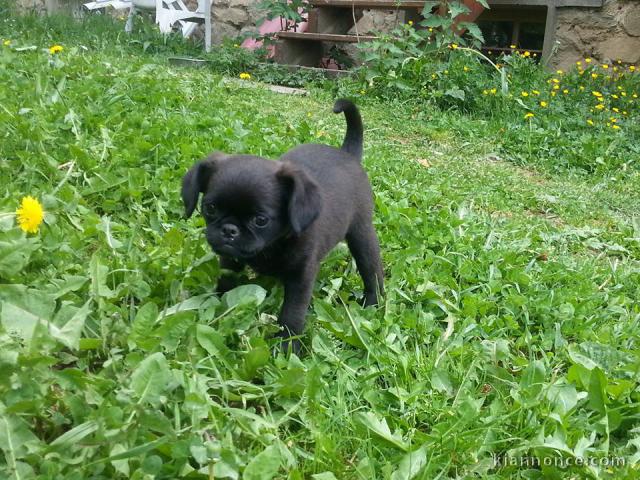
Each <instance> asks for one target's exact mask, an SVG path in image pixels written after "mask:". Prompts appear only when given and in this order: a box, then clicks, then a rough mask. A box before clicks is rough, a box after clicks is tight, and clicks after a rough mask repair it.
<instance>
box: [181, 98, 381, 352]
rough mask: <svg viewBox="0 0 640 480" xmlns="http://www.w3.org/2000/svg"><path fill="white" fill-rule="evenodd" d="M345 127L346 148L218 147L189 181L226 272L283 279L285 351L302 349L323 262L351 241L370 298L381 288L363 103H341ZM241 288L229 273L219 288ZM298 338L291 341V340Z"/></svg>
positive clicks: (185, 190)
mask: <svg viewBox="0 0 640 480" xmlns="http://www.w3.org/2000/svg"><path fill="white" fill-rule="evenodd" d="M333 111H334V112H335V113H341V112H344V114H345V117H346V120H347V133H346V136H345V138H344V142H343V144H342V148H340V149H337V148H334V147H330V146H327V145H317V144H305V145H300V146H298V147H296V148H294V149H293V150H290V151H289V152H287V153H285V154H284V155H283V156H282V157H280V161H271V160H266V159H263V158H260V157H255V156H252V155H225V154H223V153H219V152H218V153H213V154H211V155H210V156H209V157H208V158H206V159H205V160H202V161H200V162H199V163H197V164H196V165H195V166H194V167H192V168H191V170H189V171H188V172H187V174H186V175H185V176H184V178H183V180H182V200H183V201H184V205H185V210H186V216H187V218H188V217H190V216H191V214H192V213H193V211H194V209H195V208H196V204H197V203H198V196H199V194H200V193H202V194H203V197H202V214H203V215H204V218H205V220H206V223H207V226H206V238H207V241H208V242H209V244H210V245H211V248H212V249H213V251H214V252H216V253H218V254H219V255H220V257H221V262H220V263H221V266H222V267H223V268H225V269H229V270H233V271H240V270H241V269H242V267H243V266H244V265H249V266H250V267H251V268H253V269H254V270H255V271H256V272H258V273H261V274H265V275H271V276H274V277H276V278H278V279H280V280H281V281H282V282H283V283H284V304H283V305H282V311H281V312H280V317H279V322H280V324H281V325H282V326H283V327H284V329H283V330H282V331H281V333H280V336H281V337H282V339H283V348H285V349H288V348H289V347H290V346H291V347H292V348H293V350H294V351H298V349H299V347H300V343H299V341H298V340H295V339H294V340H292V341H290V340H285V339H288V338H289V337H291V336H292V335H300V334H301V333H302V331H303V329H304V320H305V318H304V317H305V313H306V311H307V308H308V306H309V302H310V300H311V294H312V291H313V285H314V281H315V278H316V275H317V273H318V269H319V267H320V261H321V260H322V259H323V258H324V256H325V255H326V254H327V253H328V252H329V251H330V250H331V249H332V248H333V247H334V246H335V245H336V244H337V243H338V242H340V241H341V240H344V239H346V240H347V244H348V245H349V250H350V251H351V253H352V254H353V256H354V258H355V260H356V264H357V266H358V271H359V272H360V275H361V276H362V280H363V281H364V304H365V305H374V304H376V303H377V300H378V298H377V295H378V293H383V273H382V263H381V261H380V248H379V246H378V239H377V237H376V232H375V230H374V229H373V224H372V221H371V218H372V212H373V199H372V193H371V187H370V185H369V181H368V178H367V174H366V173H365V171H364V170H363V168H362V165H361V164H360V160H361V158H362V130H363V127H362V120H361V118H360V113H359V112H358V109H357V108H356V106H355V105H354V104H353V103H352V102H350V101H348V100H338V101H337V102H336V104H335V106H334V107H333ZM232 287H233V283H232V281H231V277H229V276H226V277H225V276H223V277H222V278H220V280H219V282H218V291H226V290H228V289H230V288H232ZM290 342H291V343H290Z"/></svg>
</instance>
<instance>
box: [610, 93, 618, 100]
mask: <svg viewBox="0 0 640 480" xmlns="http://www.w3.org/2000/svg"><path fill="white" fill-rule="evenodd" d="M611 98H615V99H618V98H620V97H618V95H616V94H615V93H614V94H613V95H611Z"/></svg>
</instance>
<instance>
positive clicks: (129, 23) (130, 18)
mask: <svg viewBox="0 0 640 480" xmlns="http://www.w3.org/2000/svg"><path fill="white" fill-rule="evenodd" d="M135 16H136V7H135V6H133V5H131V8H130V9H129V16H128V17H127V23H125V24H124V31H125V32H127V33H131V32H132V31H133V17H135Z"/></svg>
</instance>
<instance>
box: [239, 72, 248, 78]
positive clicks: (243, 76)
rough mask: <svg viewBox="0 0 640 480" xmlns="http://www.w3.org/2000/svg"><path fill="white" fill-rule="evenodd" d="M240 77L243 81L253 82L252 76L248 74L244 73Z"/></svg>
mask: <svg viewBox="0 0 640 480" xmlns="http://www.w3.org/2000/svg"><path fill="white" fill-rule="evenodd" d="M239 76H240V78H241V79H242V80H251V75H250V74H248V73H247V72H242V73H241V74H240V75H239Z"/></svg>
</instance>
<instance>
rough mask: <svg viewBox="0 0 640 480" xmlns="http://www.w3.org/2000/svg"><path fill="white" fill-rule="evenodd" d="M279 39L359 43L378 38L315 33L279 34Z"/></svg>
mask: <svg viewBox="0 0 640 480" xmlns="http://www.w3.org/2000/svg"><path fill="white" fill-rule="evenodd" d="M277 35H278V38H286V39H290V40H306V41H312V42H318V41H320V42H340V43H358V42H368V41H370V40H375V39H376V38H378V37H375V36H373V35H339V34H335V33H314V32H278V33H277Z"/></svg>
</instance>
